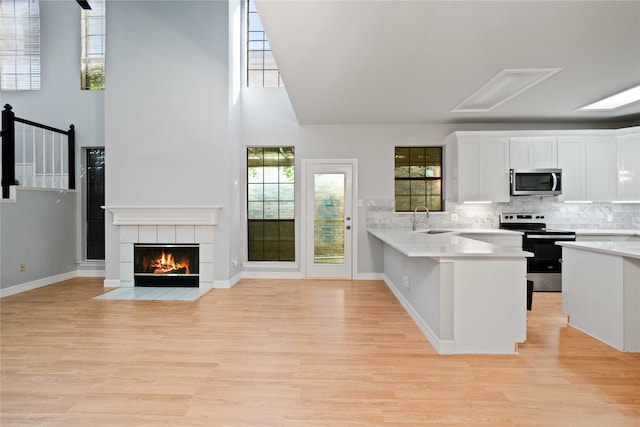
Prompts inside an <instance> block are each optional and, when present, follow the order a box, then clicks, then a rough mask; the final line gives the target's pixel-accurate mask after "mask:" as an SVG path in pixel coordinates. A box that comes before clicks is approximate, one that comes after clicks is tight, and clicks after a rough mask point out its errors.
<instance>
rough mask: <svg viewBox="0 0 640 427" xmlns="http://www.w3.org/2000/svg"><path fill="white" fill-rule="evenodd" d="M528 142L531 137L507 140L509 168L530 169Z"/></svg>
mask: <svg viewBox="0 0 640 427" xmlns="http://www.w3.org/2000/svg"><path fill="white" fill-rule="evenodd" d="M530 142H531V138H511V140H510V141H509V166H510V167H511V169H531V166H530V165H531V155H530V153H529V145H530Z"/></svg>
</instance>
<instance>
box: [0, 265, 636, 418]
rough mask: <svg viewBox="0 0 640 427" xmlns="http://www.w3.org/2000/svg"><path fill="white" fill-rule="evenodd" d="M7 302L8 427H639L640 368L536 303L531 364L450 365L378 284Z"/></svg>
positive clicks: (523, 358)
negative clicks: (189, 297) (171, 297)
mask: <svg viewBox="0 0 640 427" xmlns="http://www.w3.org/2000/svg"><path fill="white" fill-rule="evenodd" d="M106 290H107V289H105V288H104V287H103V286H102V279H88V278H77V279H72V280H68V281H64V282H60V283H57V284H54V285H51V286H47V287H44V288H40V289H36V290H33V291H30V292H25V293H22V294H18V295H13V296H10V297H6V298H3V299H1V300H0V311H1V322H2V323H1V325H0V332H1V336H0V340H1V341H0V344H1V346H0V347H1V352H0V356H1V376H0V388H1V390H0V398H1V401H0V425H1V426H2V427H10V426H65V427H66V426H187V427H188V426H377V425H389V426H403V425H404V426H427V425H450V424H458V425H465V426H514V425H517V426H563V427H564V426H635V427H637V426H638V425H640V354H639V353H636V354H626V353H621V352H618V351H617V350H615V349H613V348H611V347H609V346H607V345H605V344H603V343H601V342H599V341H597V340H595V339H593V338H591V337H589V336H587V335H585V334H583V333H581V332H579V331H577V330H575V329H573V328H571V327H568V326H566V316H565V315H564V314H563V313H562V308H561V299H560V298H561V295H560V294H555V293H536V294H535V295H534V302H533V311H531V312H529V314H528V323H527V334H528V339H527V342H526V343H525V344H521V345H520V346H519V351H520V354H519V355H515V356H486V355H448V356H443V355H438V354H436V353H435V351H434V350H433V348H432V347H431V345H430V344H429V343H428V341H427V340H426V338H425V337H424V336H423V335H422V333H421V332H420V330H419V329H418V328H417V327H416V326H415V324H414V323H413V322H412V320H411V318H410V317H409V315H408V314H407V313H406V312H405V311H404V309H403V308H402V306H401V305H400V304H399V303H398V302H397V301H396V300H395V298H394V296H393V294H392V293H391V292H390V291H389V290H388V289H387V287H386V286H385V284H384V283H383V282H379V281H311V280H308V281H305V280H242V281H241V282H239V283H238V284H237V285H236V286H234V287H233V288H232V289H215V290H213V291H211V292H209V293H207V294H206V295H204V296H203V297H201V298H200V299H198V300H197V301H195V302H191V301H188V302H183V301H119V300H94V299H92V298H93V297H95V296H97V295H99V294H102V293H104V292H105V291H106Z"/></svg>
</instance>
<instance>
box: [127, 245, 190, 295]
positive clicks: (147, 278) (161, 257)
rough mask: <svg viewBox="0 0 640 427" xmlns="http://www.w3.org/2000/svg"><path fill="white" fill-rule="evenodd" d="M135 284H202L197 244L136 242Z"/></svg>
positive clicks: (134, 248)
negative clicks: (200, 281) (200, 282)
mask: <svg viewBox="0 0 640 427" xmlns="http://www.w3.org/2000/svg"><path fill="white" fill-rule="evenodd" d="M133 260H134V261H133V262H134V264H133V276H134V284H135V286H171V287H198V286H199V262H200V256H199V247H198V245H197V244H135V245H134V246H133Z"/></svg>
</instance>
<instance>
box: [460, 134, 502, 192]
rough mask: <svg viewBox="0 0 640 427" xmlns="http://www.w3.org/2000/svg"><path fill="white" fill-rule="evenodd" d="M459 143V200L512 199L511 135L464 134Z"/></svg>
mask: <svg viewBox="0 0 640 427" xmlns="http://www.w3.org/2000/svg"><path fill="white" fill-rule="evenodd" d="M458 142H459V144H458V175H459V181H458V201H461V202H464V201H467V202H477V201H490V202H508V201H509V139H508V138H491V137H487V138H464V139H460V140H459V141H458Z"/></svg>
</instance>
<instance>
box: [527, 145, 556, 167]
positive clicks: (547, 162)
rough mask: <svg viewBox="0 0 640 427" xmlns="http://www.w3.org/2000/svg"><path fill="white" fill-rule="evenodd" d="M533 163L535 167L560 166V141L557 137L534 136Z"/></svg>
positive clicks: (532, 146) (532, 147)
mask: <svg viewBox="0 0 640 427" xmlns="http://www.w3.org/2000/svg"><path fill="white" fill-rule="evenodd" d="M531 164H532V166H533V168H534V169H537V168H540V169H549V168H557V167H558V143H557V140H556V138H542V137H540V138H533V140H532V141H531Z"/></svg>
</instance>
